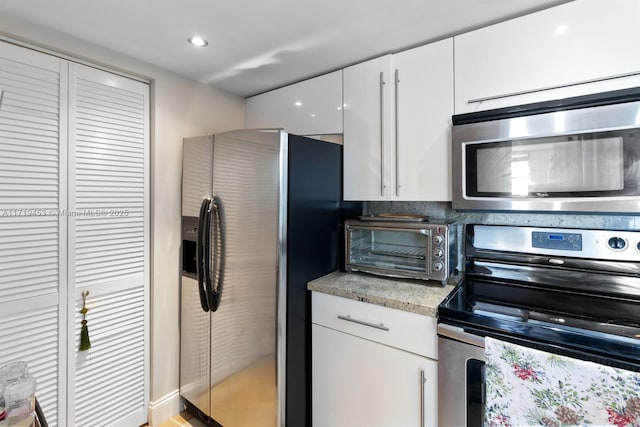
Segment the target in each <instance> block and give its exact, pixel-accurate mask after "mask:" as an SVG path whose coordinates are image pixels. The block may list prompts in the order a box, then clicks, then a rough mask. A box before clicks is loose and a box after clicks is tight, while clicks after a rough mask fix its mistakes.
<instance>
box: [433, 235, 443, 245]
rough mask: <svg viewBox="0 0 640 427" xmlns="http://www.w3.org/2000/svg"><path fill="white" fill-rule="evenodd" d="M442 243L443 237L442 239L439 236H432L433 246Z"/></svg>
mask: <svg viewBox="0 0 640 427" xmlns="http://www.w3.org/2000/svg"><path fill="white" fill-rule="evenodd" d="M442 242H444V237H442V235H441V234H436V235H435V236H433V243H434V244H435V245H441V244H442Z"/></svg>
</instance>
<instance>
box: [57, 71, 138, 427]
mask: <svg viewBox="0 0 640 427" xmlns="http://www.w3.org/2000/svg"><path fill="white" fill-rule="evenodd" d="M70 74H71V79H72V89H71V91H70V93H71V96H70V104H71V109H72V115H71V116H70V150H69V151H70V159H69V160H70V163H69V167H70V180H69V183H70V188H71V189H70V197H69V202H70V209H72V210H73V211H80V212H83V211H84V212H90V213H93V214H90V215H78V216H74V217H70V218H69V229H70V232H71V237H70V238H71V240H70V253H72V254H73V255H72V259H70V260H69V262H70V265H69V271H70V275H71V276H72V281H73V284H74V287H75V292H76V305H77V307H76V314H75V320H74V321H72V322H73V324H74V330H73V334H74V336H75V339H76V345H77V344H78V342H77V340H78V338H79V325H80V320H81V319H80V317H79V315H78V314H77V311H78V309H79V308H80V306H79V304H80V302H81V300H80V299H77V297H78V296H79V295H80V293H81V292H82V291H83V290H89V291H90V296H89V301H90V305H89V313H88V316H87V320H88V322H89V325H90V326H89V328H90V331H91V344H92V348H91V350H90V352H89V354H88V355H87V354H85V353H77V354H76V366H75V375H74V378H73V382H74V384H73V389H74V393H73V408H74V414H73V419H74V420H75V425H76V426H83V427H84V426H102V425H108V424H110V423H111V422H112V421H113V417H114V415H115V413H114V408H116V409H117V416H118V418H119V419H128V420H129V419H131V420H133V421H131V422H132V424H129V425H131V426H134V425H135V426H137V425H139V424H141V423H142V422H144V421H145V420H146V411H147V408H146V405H147V401H148V396H147V387H148V386H147V381H148V380H147V375H148V374H147V371H146V369H147V368H146V366H147V360H148V349H147V347H146V340H147V338H146V337H147V333H146V331H147V329H146V328H147V316H148V315H147V311H146V310H147V306H146V304H147V292H148V291H147V281H148V254H147V252H146V250H147V249H146V248H147V245H146V244H145V242H147V241H148V226H147V218H148V202H147V198H148V175H147V161H148V160H147V159H148V143H147V141H148V109H147V105H146V104H147V102H148V87H146V86H145V85H143V84H141V83H137V82H133V81H130V80H127V79H124V78H115V77H114V76H107V75H105V73H103V72H101V71H97V70H94V69H89V68H87V67H82V66H78V65H76V66H74V67H73V68H72V69H71V72H70ZM104 395H108V396H110V397H111V398H110V399H109V401H108V402H105V400H104V399H101V396H104Z"/></svg>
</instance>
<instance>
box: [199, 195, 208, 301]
mask: <svg viewBox="0 0 640 427" xmlns="http://www.w3.org/2000/svg"><path fill="white" fill-rule="evenodd" d="M208 202H209V201H208V199H205V200H204V201H203V202H202V205H201V206H200V214H199V215H198V233H197V236H196V275H197V276H198V294H199V295H200V305H201V307H202V310H203V311H205V312H208V311H209V303H208V302H207V294H206V291H205V289H204V280H205V279H204V274H205V272H204V235H203V230H204V218H205V215H206V212H207V205H208Z"/></svg>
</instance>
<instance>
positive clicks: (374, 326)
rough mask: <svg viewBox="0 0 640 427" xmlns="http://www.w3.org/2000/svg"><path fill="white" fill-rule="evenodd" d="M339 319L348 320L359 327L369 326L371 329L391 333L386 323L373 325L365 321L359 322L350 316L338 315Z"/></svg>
mask: <svg viewBox="0 0 640 427" xmlns="http://www.w3.org/2000/svg"><path fill="white" fill-rule="evenodd" d="M338 319H340V320H346V321H347V322H353V323H357V324H359V325H364V326H369V327H370V328H376V329H382V330H383V331H387V332H389V327H388V326H385V325H384V323H371V322H367V321H365V320H358V319H354V318H352V317H351V316H350V315H348V314H347V315H346V316H342V315H338Z"/></svg>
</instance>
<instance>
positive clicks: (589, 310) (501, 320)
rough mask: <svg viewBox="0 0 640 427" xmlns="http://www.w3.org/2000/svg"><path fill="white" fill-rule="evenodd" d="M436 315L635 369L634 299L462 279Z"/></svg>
mask: <svg viewBox="0 0 640 427" xmlns="http://www.w3.org/2000/svg"><path fill="white" fill-rule="evenodd" d="M438 318H439V320H438V321H439V322H440V323H446V324H449V325H454V326H459V327H462V328H463V329H465V330H467V331H468V332H472V333H475V334H478V335H486V336H494V337H496V338H502V339H508V340H511V341H514V342H520V343H524V344H526V345H529V346H532V347H540V348H545V349H548V348H549V347H553V348H554V350H555V351H557V352H558V353H565V354H568V355H572V356H578V357H580V356H581V355H586V354H588V355H589V357H588V358H589V359H592V360H594V359H596V360H600V359H602V361H603V362H605V363H606V364H609V365H614V366H616V365H617V366H621V367H625V368H631V369H634V370H640V302H638V301H637V300H633V299H629V298H617V297H612V296H607V295H602V294H589V293H585V292H575V291H570V290H567V289H550V288H547V287H541V286H536V285H535V284H531V283H526V282H517V281H508V280H486V279H484V278H474V277H467V278H466V279H465V280H463V281H462V282H461V283H460V284H459V285H458V286H457V287H456V289H455V290H454V291H453V292H452V294H451V295H450V296H449V297H448V298H447V299H446V300H445V301H443V303H442V304H441V305H440V306H439V308H438ZM583 358H584V357H583Z"/></svg>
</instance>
